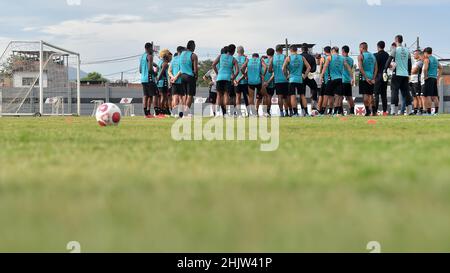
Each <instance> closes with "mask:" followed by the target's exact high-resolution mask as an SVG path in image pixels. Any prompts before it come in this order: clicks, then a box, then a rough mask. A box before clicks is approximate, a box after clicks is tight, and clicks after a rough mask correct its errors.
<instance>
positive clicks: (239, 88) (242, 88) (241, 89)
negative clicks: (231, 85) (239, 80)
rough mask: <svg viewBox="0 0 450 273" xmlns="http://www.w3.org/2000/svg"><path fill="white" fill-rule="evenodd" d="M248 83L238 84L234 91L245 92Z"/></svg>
mask: <svg viewBox="0 0 450 273" xmlns="http://www.w3.org/2000/svg"><path fill="white" fill-rule="evenodd" d="M247 88H248V85H247V84H239V85H238V86H237V88H236V93H238V94H241V93H245V92H247V91H248V90H247Z"/></svg>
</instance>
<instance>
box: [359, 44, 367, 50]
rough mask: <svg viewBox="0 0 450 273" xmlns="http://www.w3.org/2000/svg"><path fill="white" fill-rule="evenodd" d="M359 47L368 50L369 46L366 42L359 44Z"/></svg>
mask: <svg viewBox="0 0 450 273" xmlns="http://www.w3.org/2000/svg"><path fill="white" fill-rule="evenodd" d="M359 46H362V47H363V48H364V49H366V50H367V49H368V48H369V45H368V44H367V43H366V42H362V43H360V44H359Z"/></svg>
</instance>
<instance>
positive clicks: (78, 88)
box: [70, 55, 81, 116]
mask: <svg viewBox="0 0 450 273" xmlns="http://www.w3.org/2000/svg"><path fill="white" fill-rule="evenodd" d="M80 65H81V60H80V55H77V115H78V116H81V99H80V98H81V83H80V70H81V68H80ZM70 99H72V98H70Z"/></svg>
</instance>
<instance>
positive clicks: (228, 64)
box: [212, 46, 239, 117]
mask: <svg viewBox="0 0 450 273" xmlns="http://www.w3.org/2000/svg"><path fill="white" fill-rule="evenodd" d="M235 50H236V47H234V48H233V47H230V46H228V48H227V49H226V50H225V51H226V52H225V53H223V54H220V55H219V56H218V57H217V58H216V59H215V60H214V62H213V64H212V67H213V69H214V71H215V72H216V73H217V83H216V85H217V101H218V102H220V105H221V107H222V112H223V116H224V117H227V105H228V104H229V93H230V89H231V86H232V85H231V82H232V81H234V79H235V78H236V76H237V75H238V73H239V71H238V70H239V65H238V63H237V61H236V59H235V58H234V57H233V55H234V53H235V52H234V51H235ZM217 66H219V67H217ZM234 71H235V72H234ZM230 114H232V113H230Z"/></svg>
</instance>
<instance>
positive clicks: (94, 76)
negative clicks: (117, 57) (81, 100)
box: [81, 72, 108, 82]
mask: <svg viewBox="0 0 450 273" xmlns="http://www.w3.org/2000/svg"><path fill="white" fill-rule="evenodd" d="M81 81H85V82H89V81H92V82H107V81H108V80H107V79H105V78H103V76H102V74H100V73H98V72H91V73H89V74H88V75H87V76H86V77H84V78H82V79H81Z"/></svg>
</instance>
